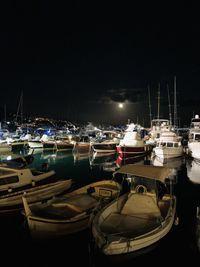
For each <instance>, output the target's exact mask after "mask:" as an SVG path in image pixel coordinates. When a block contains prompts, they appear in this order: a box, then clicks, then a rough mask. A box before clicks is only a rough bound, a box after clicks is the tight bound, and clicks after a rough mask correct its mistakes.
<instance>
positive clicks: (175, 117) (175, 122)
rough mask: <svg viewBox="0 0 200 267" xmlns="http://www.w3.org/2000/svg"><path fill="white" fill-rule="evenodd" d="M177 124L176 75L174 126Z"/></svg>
mask: <svg viewBox="0 0 200 267" xmlns="http://www.w3.org/2000/svg"><path fill="white" fill-rule="evenodd" d="M176 126H177V106H176V76H174V128H175V127H176Z"/></svg>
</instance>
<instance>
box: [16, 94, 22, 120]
mask: <svg viewBox="0 0 200 267" xmlns="http://www.w3.org/2000/svg"><path fill="white" fill-rule="evenodd" d="M19 111H20V115H21V124H22V123H23V91H22V92H21V95H20V99H19V104H18V108H17V115H16V122H17V119H18V116H19Z"/></svg>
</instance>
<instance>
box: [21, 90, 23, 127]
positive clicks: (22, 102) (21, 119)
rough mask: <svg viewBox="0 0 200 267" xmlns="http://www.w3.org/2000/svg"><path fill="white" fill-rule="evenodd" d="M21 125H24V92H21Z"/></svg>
mask: <svg viewBox="0 0 200 267" xmlns="http://www.w3.org/2000/svg"><path fill="white" fill-rule="evenodd" d="M21 124H23V91H22V92H21Z"/></svg>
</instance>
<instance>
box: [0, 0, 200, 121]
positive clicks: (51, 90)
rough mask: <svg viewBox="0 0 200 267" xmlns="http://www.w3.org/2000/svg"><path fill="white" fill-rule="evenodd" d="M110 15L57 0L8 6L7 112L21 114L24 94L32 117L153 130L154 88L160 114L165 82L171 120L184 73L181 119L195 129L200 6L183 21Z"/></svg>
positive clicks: (0, 72)
mask: <svg viewBox="0 0 200 267" xmlns="http://www.w3.org/2000/svg"><path fill="white" fill-rule="evenodd" d="M27 2H28V3H27ZM88 8H89V7H88ZM91 8H92V9H91ZM105 10H106V9H105V8H101V7H98V6H94V7H91V6H90V10H89V9H88V10H87V7H85V6H84V7H83V9H82V7H79V9H77V8H76V7H74V8H72V7H70V6H66V3H65V5H61V4H60V3H59V2H56V1H54V2H52V3H51V2H50V1H38V2H37V1H24V2H23V1H14V2H12V1H11V2H9V4H7V6H6V7H5V9H1V13H2V15H3V16H1V18H2V23H1V25H2V26H1V31H0V88H1V98H0V107H4V105H6V107H7V110H13V111H15V112H16V111H17V106H18V102H19V98H20V93H21V91H22V90H23V95H24V98H23V106H24V113H25V114H32V115H37V116H49V117H54V118H60V119H69V120H74V121H78V120H83V121H95V122H100V123H103V122H106V123H112V124H116V123H120V122H121V123H125V122H127V120H128V119H131V120H132V121H134V122H135V121H138V122H139V123H141V124H145V125H146V126H149V103H148V90H147V87H148V85H149V86H150V93H151V106H152V113H153V116H154V117H156V116H157V91H158V84H159V83H160V91H161V93H160V95H161V100H160V116H161V117H165V118H168V113H169V112H168V99H167V89H166V88H167V85H169V89H170V96H171V99H170V100H171V105H172V108H173V101H174V100H173V88H174V84H173V81H174V77H175V76H176V79H177V84H176V86H177V109H178V118H179V121H180V123H181V124H182V125H183V124H189V122H190V119H191V117H192V115H193V113H200V105H199V100H200V90H199V87H200V53H199V50H200V24H199V22H198V21H197V20H196V19H195V18H196V17H195V14H194V15H193V9H190V8H188V7H187V6H185V7H184V13H181V14H182V15H181V16H180V10H179V13H176V12H173V14H172V12H165V14H163V13H162V12H161V13H160V14H159V12H157V11H156V12H154V13H151V12H149V14H148V7H146V11H145V12H143V9H140V10H138V12H139V11H140V16H136V15H138V14H137V13H138V12H137V9H136V8H135V9H134V8H133V7H132V12H127V11H128V10H129V7H126V9H125V10H126V12H124V10H121V13H120V6H119V9H118V12H117V13H115V10H112V9H109V11H108V10H107V12H105ZM169 10H170V9H169ZM157 13H158V14H159V16H157V17H155V15H156V14H157ZM147 14H148V16H147ZM177 14H178V15H177ZM163 16H164V18H163ZM120 102H123V103H124V104H125V105H124V109H122V110H120V109H119V108H118V105H117V104H118V103H120Z"/></svg>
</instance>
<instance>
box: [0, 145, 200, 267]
mask: <svg viewBox="0 0 200 267" xmlns="http://www.w3.org/2000/svg"><path fill="white" fill-rule="evenodd" d="M33 155H34V161H33V163H32V164H31V167H34V168H36V169H41V166H42V164H43V163H46V164H47V165H48V167H49V168H50V169H53V170H55V171H56V173H57V175H58V177H60V178H62V179H72V180H73V185H72V186H73V187H74V188H77V187H81V186H83V185H86V184H89V183H91V182H93V181H98V180H102V179H109V178H111V177H112V173H113V171H114V170H115V169H116V168H117V167H119V166H118V165H117V164H119V161H118V160H117V155H116V154H110V155H98V156H97V155H96V157H94V156H92V155H89V154H85V155H74V154H73V153H72V152H71V151H69V152H66V151H65V152H55V153H52V152H44V151H43V150H38V151H35V152H34V154H33ZM128 163H131V160H130V161H129V162H128ZM133 163H135V164H145V163H148V164H153V165H154V164H155V162H153V161H152V160H151V159H150V158H148V159H146V158H145V159H139V160H137V161H136V160H135V159H134V160H133ZM121 164H123V162H121ZM166 166H168V167H170V168H172V169H173V172H174V192H175V194H176V196H177V216H178V220H177V221H176V225H175V224H174V226H173V228H172V229H171V231H170V232H169V234H168V235H167V236H166V237H164V238H163V239H162V240H161V241H160V242H159V243H158V244H157V246H156V247H154V248H151V250H149V251H147V252H146V253H145V254H142V255H138V256H137V257H134V258H132V257H127V258H123V257H121V258H120V257H116V258H112V259H110V258H108V257H105V256H102V255H98V254H94V253H93V251H92V249H91V246H90V242H91V233H90V229H87V230H84V231H82V232H80V233H76V234H72V235H70V236H63V237H62V238H59V239H48V240H34V239H33V238H32V237H31V236H30V234H29V230H28V227H27V224H26V221H25V220H24V217H23V216H22V215H21V214H19V215H15V216H13V215H12V216H3V215H1V220H0V222H1V223H0V225H1V228H0V232H1V260H2V262H4V264H6V266H15V265H16V266H17V265H18V266H37V267H40V266H41V267H42V266H43V267H44V266H45V267H46V266H54V267H57V266H76V265H78V264H79V265H80V264H81V265H83V266H100V265H104V266H105V265H106V266H107V265H109V266H117V265H122V264H123V266H133V264H137V263H138V264H141V263H146V262H149V263H151V262H152V263H153V264H154V265H156V266H157V265H159V266H160V264H161V263H160V261H159V259H162V261H163V263H165V264H172V263H173V261H174V260H176V262H177V261H178V262H179V261H181V262H187V263H190V264H191V263H194V264H196V262H198V261H197V260H199V259H200V222H199V220H200V219H198V218H197V210H198V209H197V208H198V207H199V206H200V163H199V166H198V163H197V164H196V165H195V171H194V172H192V171H193V170H192V168H193V167H194V165H193V163H192V160H191V159H188V158H185V157H184V158H181V159H178V160H177V159H176V160H173V161H171V162H169V163H167V164H166ZM198 167H199V172H198ZM193 178H194V179H195V180H194V179H193Z"/></svg>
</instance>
